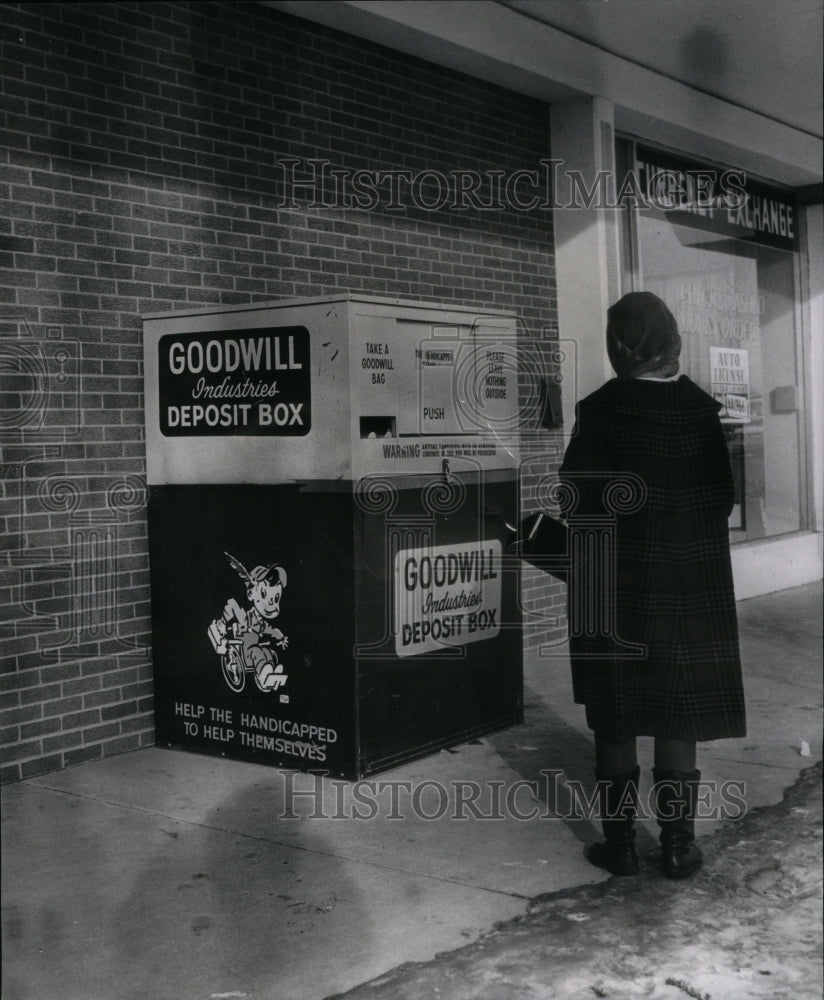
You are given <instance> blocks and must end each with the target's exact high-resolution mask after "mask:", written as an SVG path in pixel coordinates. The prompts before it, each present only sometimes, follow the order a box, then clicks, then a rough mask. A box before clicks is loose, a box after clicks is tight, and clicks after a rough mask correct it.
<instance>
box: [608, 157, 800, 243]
mask: <svg viewBox="0 0 824 1000" xmlns="http://www.w3.org/2000/svg"><path fill="white" fill-rule="evenodd" d="M634 184H635V190H634V191H632V192H630V191H629V188H628V187H627V188H626V190H625V194H626V193H631V194H633V195H635V196H636V198H637V200H638V201H639V202H640V205H641V207H642V208H655V209H659V210H661V211H664V212H665V213H666V214H667V217H668V218H669V219H670V220H671V221H672V222H675V223H679V224H681V225H686V226H692V227H693V228H695V229H703V230H705V231H708V232H713V233H718V234H721V235H725V236H729V237H731V238H734V239H741V240H748V241H750V242H753V243H761V244H764V245H766V246H773V247H777V248H779V249H782V250H795V249H796V248H797V241H798V214H797V211H798V210H797V206H796V203H795V199H794V197H793V196H792V193H791V192H788V191H783V190H781V189H780V188H773V187H770V186H768V185H766V184H760V183H758V182H757V181H753V180H751V179H749V178H748V177H747V175H746V172H745V171H743V170H725V169H722V168H720V167H711V166H707V165H706V164H701V163H696V162H695V161H691V160H684V159H681V158H680V157H675V156H669V155H667V154H665V153H661V152H660V151H659V150H655V149H650V148H648V147H645V146H638V147H636V162H635V181H634Z"/></svg>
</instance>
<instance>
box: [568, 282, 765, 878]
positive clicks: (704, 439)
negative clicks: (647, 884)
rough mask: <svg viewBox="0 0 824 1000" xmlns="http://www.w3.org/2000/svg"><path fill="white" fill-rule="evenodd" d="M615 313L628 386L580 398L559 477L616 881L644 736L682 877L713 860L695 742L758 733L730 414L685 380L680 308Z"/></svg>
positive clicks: (595, 849)
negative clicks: (743, 650) (741, 590)
mask: <svg viewBox="0 0 824 1000" xmlns="http://www.w3.org/2000/svg"><path fill="white" fill-rule="evenodd" d="M607 317H608V322H607V350H608V353H609V357H610V361H611V362H612V366H613V368H614V369H615V372H616V375H617V378H615V379H612V380H611V381H609V382H607V383H606V384H605V385H603V386H602V387H601V388H600V389H598V390H597V391H596V392H594V393H592V395H590V396H588V397H587V398H586V399H584V400H582V401H581V402H579V403H578V405H577V407H576V422H575V427H574V429H573V432H572V437H571V440H570V443H569V447H568V448H567V451H566V454H565V456H564V461H563V464H562V466H561V470H560V479H561V482H562V484H563V487H562V490H563V492H564V493H565V494H566V496H565V502H566V506H567V518H568V524H569V528H570V543H571V546H572V552H573V562H572V570H571V573H570V580H569V595H568V596H569V622H570V654H571V660H572V676H573V690H574V696H575V700H576V701H577V702H580V703H582V704H583V705H585V707H586V717H587V723H588V725H589V726H590V728H591V729H592V730H593V733H594V736H595V750H596V775H597V778H598V780H599V790H600V794H601V805H602V810H603V812H602V816H603V817H604V819H603V829H604V834H605V837H606V843H605V844H596V845H593V846H592V847H591V848H590V851H589V854H588V857H589V859H590V860H591V861H592V862H593V863H594V864H596V865H598V866H599V867H601V868H605V869H606V870H608V871H610V872H612V873H613V874H633V873H634V872H636V871H637V869H638V859H637V855H636V853H635V849H634V830H633V820H634V817H635V809H636V803H637V787H638V775H639V770H638V765H637V758H636V751H635V738H636V737H637V736H652V737H654V738H655V766H654V769H653V775H654V778H655V793H656V806H657V814H658V823H659V826H660V828H661V838H660V839H661V845H662V850H663V860H664V871H665V873H666V874H667V875H668V876H670V877H674V878H682V877H684V876H686V875H689V874H691V873H692V872H693V871H695V869H696V868H698V866H699V865H700V864H701V854H700V852H699V850H698V848H697V847H696V846H695V843H694V827H693V819H694V814H695V808H696V797H697V786H698V782H699V780H700V773H699V772H698V771H697V770H696V768H695V764H696V746H695V745H696V742H697V741H705V740H716V739H721V738H724V737H740V736H743V735H745V732H746V723H745V713H744V697H743V689H742V682H741V665H740V658H739V650H738V626H737V620H736V611H735V594H734V591H733V581H732V570H731V565H730V551H729V534H728V526H727V519H728V517H729V514H730V512H731V509H732V504H733V482H732V474H731V471H730V462H729V455H728V452H727V447H726V442H725V439H724V436H723V433H722V429H721V424H720V421H719V418H718V410H719V409H720V407H719V404H718V403H716V401H715V400H714V399H713V398H712V397H711V396H709V395H707V394H706V393H705V392H704V391H703V390H702V389H700V388H699V387H698V386H696V385H695V384H694V383H693V382H691V381H690V379H689V378H687V377H686V376H685V375H681V376H679V375H678V357H679V354H680V349H681V339H680V337H679V335H678V329H677V325H676V322H675V319H674V317H673V316H672V314H671V313H670V311H669V309H667V307H666V305H665V304H664V303H663V302H662V301H661V300H660V299H659V298H658V297H657V296H655V295H652V294H651V293H649V292H632V293H630V294H628V295H625V296H624V297H623V298H622V299H621V300H620V301H619V302H617V303H616V304H615V305H613V306H612V307H611V308H610V309H609V311H608V313H607ZM605 537H607V538H609V539H610V542H609V543H608V545H609V550H610V551H611V552H612V555H608V554H607V551H608V550H607V549H604V547H603V544H604V543H603V539H604V538H605ZM587 539H589V541H587ZM593 539H601V541H600V542H597V543H594V544H593V541H592V540H593ZM596 551H598V552H600V553H601V554H600V556H598V560H600V562H597V561H596V562H593V561H592V553H594V552H596ZM586 553H589V555H587V554H586ZM596 563H597V564H596Z"/></svg>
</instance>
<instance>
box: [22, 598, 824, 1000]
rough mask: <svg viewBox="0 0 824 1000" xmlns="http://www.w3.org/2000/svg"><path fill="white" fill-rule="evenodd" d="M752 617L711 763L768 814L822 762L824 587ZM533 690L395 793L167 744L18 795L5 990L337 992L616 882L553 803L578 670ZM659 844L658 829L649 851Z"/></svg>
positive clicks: (271, 995) (573, 746)
mask: <svg viewBox="0 0 824 1000" xmlns="http://www.w3.org/2000/svg"><path fill="white" fill-rule="evenodd" d="M739 618H740V623H741V632H742V653H743V659H744V664H745V683H746V692H747V702H748V712H749V735H748V736H747V738H746V739H743V740H728V741H722V742H718V743H715V744H706V745H703V746H702V747H701V748H700V751H699V766H700V767H701V769H702V772H703V778H704V779H705V780H707V781H714V782H717V787H718V788H719V789H721V788H722V786H723V787H726V786H724V785H723V783H724V782H738V783H743V785H739V787H743V789H744V791H743V797H744V799H745V802H746V807H747V809H748V810H753V809H755V808H757V807H759V806H763V805H769V804H774V803H777V802H779V801H780V800H781V798H782V795H783V792H784V789H785V788H787V787H788V786H789V785H791V784H792V783H793V782H794V781H795V780H796V778H797V777H798V775H799V773H800V771H801V770H802V769H803V768H805V767H809V765H810V764H811V763H812V762H813V761H815V760H819V759H820V758H821V720H822V715H821V709H822V677H821V587H820V585H816V586H809V587H803V588H798V589H797V590H793V591H785V592H782V593H778V594H772V595H769V596H767V597H763V598H756V599H753V600H750V601H745V602H742V603H741V604H740V605H739ZM525 682H526V694H527V698H526V719H527V721H526V722H525V724H524V725H522V726H518V727H514V728H512V729H509V730H506V731H505V732H502V733H498V734H495V735H493V736H490V737H487V738H484V739H483V740H479V741H475V742H473V743H471V744H467V745H464V746H461V747H458V748H456V750H454V751H452V752H442V753H440V754H437V755H435V756H433V757H430V758H427V759H425V760H423V761H418V762H416V763H414V764H409V765H406V766H404V767H400V768H397V769H396V770H394V771H392V772H391V773H389V774H386V775H383V776H381V778H380V779H378V781H380V782H383V784H382V785H381V786H380V787H379V786H378V785H377V784H376V783H362V784H361V785H360V786H352V785H348V784H344V783H340V782H330V781H317V782H316V781H315V780H314V779H313V778H312V777H311V776H306V775H300V776H296V775H294V774H293V773H292V772H280V771H276V770H273V769H269V768H264V767H261V766H256V765H251V764H243V763H236V762H231V761H224V760H219V759H215V758H209V757H199V756H195V755H191V754H186V753H180V752H173V751H166V750H158V749H153V750H146V751H141V752H138V753H134V754H129V755H126V756H122V757H116V758H110V759H107V760H104V761H100V762H96V763H91V764H84V765H81V766H78V767H76V768H71V769H68V770H66V771H62V772H55V773H53V774H47V775H43V776H41V777H38V778H35V779H31V780H28V781H26V782H23V783H20V784H16V785H11V786H7V787H6V788H5V789H4V790H3V793H2V806H3V812H2V848H3V854H2V866H3V870H2V875H3V878H2V902H3V996H4V998H6V1000H52V998H54V1000H58V998H59V1000H137V998H146V1000H218V998H229V997H232V998H246V1000H320V998H323V997H327V996H329V995H331V994H334V993H339V992H342V991H344V990H347V989H350V988H352V987H354V986H356V985H358V984H360V983H363V982H365V981H366V980H368V979H370V978H372V977H375V976H377V975H380V974H383V973H385V972H387V971H388V970H390V969H392V968H394V967H395V966H397V965H399V964H401V963H404V962H416V961H426V960H428V959H431V958H432V957H433V956H434V955H435V954H436V953H438V952H443V951H447V950H451V949H455V948H458V947H460V946H462V945H465V944H467V943H470V942H473V941H475V940H477V939H478V938H479V937H481V935H483V934H484V933H485V932H487V931H488V930H489V929H490V928H491V927H492V926H493V925H494V924H495V923H496V922H498V921H504V920H508V919H510V918H513V917H516V916H520V915H522V914H524V913H526V912H527V909H528V907H529V901H530V900H531V899H534V898H535V897H537V896H541V895H544V894H547V893H552V892H555V891H557V890H561V889H569V888H573V887H576V886H582V885H586V884H594V883H598V882H602V881H604V880H605V879H606V878H607V877H608V876H606V874H605V873H602V872H600V871H598V870H597V869H594V868H593V867H592V866H590V865H589V864H588V863H587V862H586V860H585V859H584V857H583V847H584V845H585V844H586V843H589V842H590V841H592V840H594V839H596V837H597V836H598V833H597V830H596V829H595V828H594V826H593V825H592V824H591V823H590V822H588V821H585V820H581V819H572V818H568V819H564V818H557V817H553V816H552V815H548V814H549V813H551V811H552V810H551V809H550V808H549V807H548V805H547V800H548V799H549V800H554V805H555V812H556V813H557V814H559V815H560V816H561V817H563V816H565V815H567V814H568V812H569V810H568V809H567V806H568V804H569V799H568V788H569V784H570V782H572V783H573V784H574V782H576V781H580V782H581V783H582V785H583V787H589V785H590V783H591V780H592V778H591V773H592V752H591V741H590V736H589V733H588V731H587V729H586V727H585V725H584V722H583V712H582V710H581V709H580V707H579V706H576V705H574V704H573V703H572V697H571V691H570V681H569V669H568V663H567V661H566V659H565V658H564V657H563V656H560V657H557V658H543V659H536V660H534V661H533V662H530V663H529V664H527V668H526V676H525ZM802 742H806V743H808V744H809V745H810V748H811V756H810V757H806V756H802V755H801V752H800V751H801V747H802ZM641 755H642V757H641V759H642V766H643V765H644V764H647V765H649V764H650V763H651V747H650V746H649V745H648V742H647V741H642V742H641ZM547 771H554V772H558V777H557V778H556V779H554V781H549V779H548V778H547V775H546V774H545V773H544V774H542V772H547ZM645 780H646V781H647V782H648V781H649V772H648V766H647V768H646V778H645ZM548 782H549V784H548ZM550 786H551V787H550ZM643 791H644V787H643V785H642V799H643ZM295 793H297V794H295ZM353 794H354V795H355V797H354V798H353ZM719 801H720V800H719ZM727 804H728V805H731V800H727ZM533 814H534V815H533ZM359 817H364V818H359ZM527 817H530V818H527ZM724 822H725V821H724V820H721V819H716V820H706V821H702V822H701V823H699V824H698V833H699V835H700V836H707V835H709V834H710V833H712V832H713V831H715V830H717V829H718V828H719V827H720V826H722V825H724ZM729 822H730V821H729V820H727V821H726V823H727V824H729ZM656 835H657V831H656V828H655V824H654V822H652V821H649V822H646V823H644V824H643V828H642V837H641V847H642V850H643V849H646V848H649V849H652V848H653V847H654V843H655V837H656ZM765 905H766V904H765Z"/></svg>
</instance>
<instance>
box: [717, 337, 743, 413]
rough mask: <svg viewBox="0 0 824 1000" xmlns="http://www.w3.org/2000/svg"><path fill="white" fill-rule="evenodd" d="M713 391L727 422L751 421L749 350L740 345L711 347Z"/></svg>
mask: <svg viewBox="0 0 824 1000" xmlns="http://www.w3.org/2000/svg"><path fill="white" fill-rule="evenodd" d="M710 392H711V394H712V396H713V397H714V398H715V399H716V400H718V402H719V403H721V406H722V409H721V411H720V413H719V416H720V417H721V419H722V420H724V421H729V422H735V423H742V424H746V423H749V421H750V365H749V352H748V351H745V350H742V349H740V348H730V347H711V348H710Z"/></svg>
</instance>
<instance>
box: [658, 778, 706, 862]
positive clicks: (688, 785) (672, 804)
mask: <svg viewBox="0 0 824 1000" xmlns="http://www.w3.org/2000/svg"><path fill="white" fill-rule="evenodd" d="M652 776H653V778H654V780H655V811H656V813H657V819H658V826H659V827H660V828H661V835H660V837H659V838H658V839H659V840H660V841H661V849H662V851H663V856H664V874H665V875H666V876H667V878H687V876H688V875H692V873H693V872H694V871H697V870H698V869H699V868H700V867H701V863H702V861H703V857H702V855H701V852H700V851H699V850H698V848H697V847H696V845H695V822H694V821H695V808H696V803H697V800H698V783H699V781H700V780H701V772H700V771H687V772H681V771H658V770H655V769H653V772H652Z"/></svg>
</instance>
